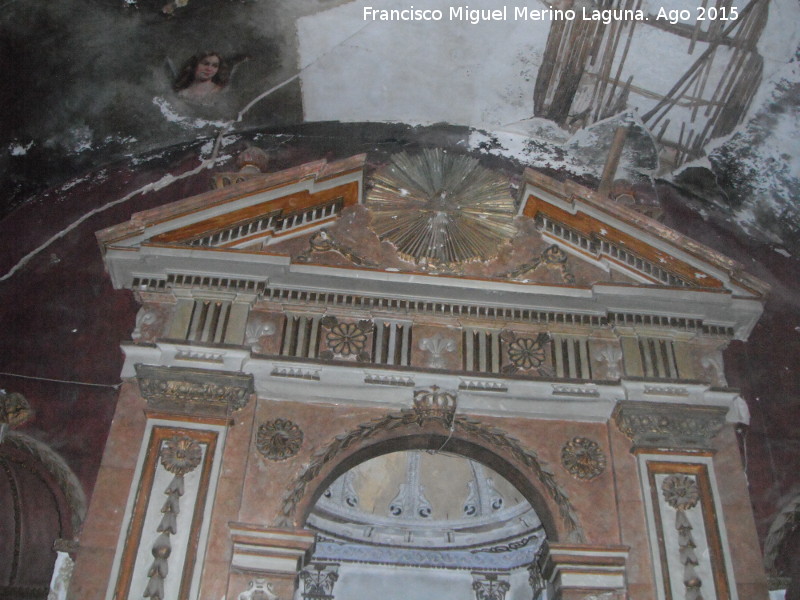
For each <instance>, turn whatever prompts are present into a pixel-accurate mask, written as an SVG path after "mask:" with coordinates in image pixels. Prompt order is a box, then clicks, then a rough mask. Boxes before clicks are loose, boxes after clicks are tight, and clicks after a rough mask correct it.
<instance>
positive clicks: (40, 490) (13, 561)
mask: <svg viewBox="0 0 800 600" xmlns="http://www.w3.org/2000/svg"><path fill="white" fill-rule="evenodd" d="M0 507H2V510H0V537H3V538H7V541H8V542H9V543H8V544H5V545H4V547H3V548H2V549H1V550H0V565H2V567H0V597H3V598H5V597H17V596H18V595H24V596H25V597H28V596H30V597H34V596H36V597H39V596H41V595H46V594H47V590H48V588H49V584H50V579H51V576H52V573H53V563H54V562H55V560H56V553H55V550H54V548H53V544H54V542H55V541H56V540H57V539H67V540H70V539H72V538H74V537H75V535H77V533H78V530H79V528H80V526H81V523H82V522H83V517H84V515H85V511H86V501H85V498H84V495H83V489H82V488H81V487H80V484H79V483H78V480H77V478H76V477H75V475H74V474H73V473H72V471H71V470H70V469H69V467H68V466H67V465H66V463H65V462H64V460H63V459H62V458H61V457H60V456H59V455H58V454H56V453H55V452H54V451H53V450H52V449H51V448H49V447H48V446H47V445H46V444H43V443H42V442H39V441H37V440H35V439H34V438H32V437H30V436H28V435H25V434H23V433H19V432H16V431H9V432H7V433H6V435H5V436H4V439H3V443H2V445H0ZM9 594H10V595H9Z"/></svg>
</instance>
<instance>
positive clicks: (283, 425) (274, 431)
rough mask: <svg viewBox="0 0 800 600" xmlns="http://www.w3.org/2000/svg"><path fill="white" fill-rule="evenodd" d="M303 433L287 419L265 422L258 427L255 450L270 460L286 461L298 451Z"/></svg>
mask: <svg viewBox="0 0 800 600" xmlns="http://www.w3.org/2000/svg"><path fill="white" fill-rule="evenodd" d="M302 444H303V431H302V430H301V429H300V427H298V426H297V425H295V424H294V423H292V422H291V421H290V420H289V419H275V420H274V421H267V422H266V423H262V424H261V425H260V426H259V427H258V433H257V434H256V448H257V449H258V451H259V452H260V453H261V454H263V455H264V456H266V457H267V458H268V459H270V460H286V459H287V458H291V457H292V456H294V455H295V454H297V453H298V452H299V451H300V446H301V445H302Z"/></svg>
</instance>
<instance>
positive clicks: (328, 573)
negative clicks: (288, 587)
mask: <svg viewBox="0 0 800 600" xmlns="http://www.w3.org/2000/svg"><path fill="white" fill-rule="evenodd" d="M338 566H339V565H326V564H322V563H317V564H314V565H312V568H306V569H303V570H302V571H300V578H301V579H302V580H303V594H302V595H303V600H332V599H333V586H334V584H335V583H336V582H337V581H338V580H339V573H338V572H337V568H338Z"/></svg>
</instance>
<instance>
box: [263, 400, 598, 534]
mask: <svg viewBox="0 0 800 600" xmlns="http://www.w3.org/2000/svg"><path fill="white" fill-rule="evenodd" d="M402 450H434V451H447V452H449V453H453V454H458V455H461V456H464V457H466V458H469V459H471V460H475V461H477V462H480V463H482V464H484V465H486V466H487V467H490V468H491V469H493V470H494V471H496V472H497V473H498V474H500V475H502V476H503V477H505V478H506V479H507V480H508V481H509V482H510V483H511V484H513V485H514V486H515V487H516V488H517V489H518V490H519V491H520V493H521V494H523V495H524V496H525V498H526V500H528V502H529V503H530V504H531V506H533V508H534V510H535V511H536V512H537V514H538V515H539V518H540V519H541V521H542V525H543V526H544V529H545V532H546V533H547V536H548V538H549V539H550V540H553V541H559V540H563V539H567V540H568V541H572V542H583V541H585V536H584V532H583V528H582V527H581V525H580V522H579V519H578V515H577V513H576V512H575V508H574V507H573V506H572V503H571V502H570V500H569V498H568V496H567V494H566V493H565V492H564V491H563V490H562V489H561V486H559V484H558V482H557V481H556V479H555V476H554V475H553V473H552V471H551V470H550V469H549V467H548V466H547V465H546V464H545V463H543V462H542V461H541V460H540V459H539V457H538V456H537V455H536V453H535V452H534V451H533V450H530V449H526V448H524V447H523V446H522V444H521V443H520V442H519V440H517V439H516V438H514V437H512V436H510V435H509V434H508V433H506V432H505V431H503V430H501V429H499V428H496V427H492V426H488V425H485V424H483V423H481V422H480V421H477V420H475V419H471V418H467V417H464V416H460V415H458V416H455V417H452V418H451V419H448V418H447V417H446V416H443V415H431V414H427V415H426V414H420V413H417V412H414V411H410V410H408V411H401V412H399V413H390V414H388V415H386V416H384V417H381V418H378V419H374V420H372V421H370V422H368V423H363V424H361V425H359V426H358V427H357V428H355V429H352V430H350V431H348V432H347V433H344V434H340V435H337V436H336V437H335V438H334V439H333V441H331V442H330V443H329V444H328V445H327V446H326V447H325V448H323V449H321V450H320V451H319V452H317V453H316V454H315V455H314V457H313V459H312V461H311V462H310V463H309V464H308V466H307V467H306V468H305V469H304V470H303V471H302V473H300V475H299V476H298V477H297V478H295V480H294V481H293V482H292V484H291V486H290V489H289V493H288V494H287V495H286V497H285V499H284V502H283V505H282V506H281V514H280V516H279V519H278V523H277V524H278V525H279V526H283V527H300V526H303V525H304V524H305V522H306V520H307V519H308V515H309V514H310V512H311V510H312V508H313V507H314V504H315V503H316V501H317V500H318V499H319V497H320V496H321V495H322V493H323V492H324V491H325V490H326V489H327V488H328V486H330V485H331V484H332V483H333V482H334V481H335V480H336V479H337V478H338V477H339V476H340V475H342V474H344V473H345V472H346V471H348V470H349V469H351V468H353V467H355V466H356V465H358V464H360V463H362V462H364V461H366V460H369V459H370V458H374V457H376V456H380V455H382V454H388V453H389V452H396V451H402ZM556 513H558V515H559V516H560V517H561V519H560V521H561V524H562V527H559V525H558V522H557V520H556V518H555V516H554V515H555V514H556Z"/></svg>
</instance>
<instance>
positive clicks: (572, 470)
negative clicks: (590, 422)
mask: <svg viewBox="0 0 800 600" xmlns="http://www.w3.org/2000/svg"><path fill="white" fill-rule="evenodd" d="M561 464H562V465H564V468H565V469H566V470H567V471H568V472H569V474H570V475H572V476H573V477H576V478H578V479H584V480H586V481H589V480H592V479H594V478H595V477H599V476H600V475H601V474H602V473H603V471H605V468H606V455H605V454H603V451H602V450H601V449H600V446H599V445H598V444H597V442H595V441H594V440H590V439H588V438H584V437H576V438H574V439H572V440H570V441H569V442H567V443H566V444H564V447H563V448H561Z"/></svg>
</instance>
